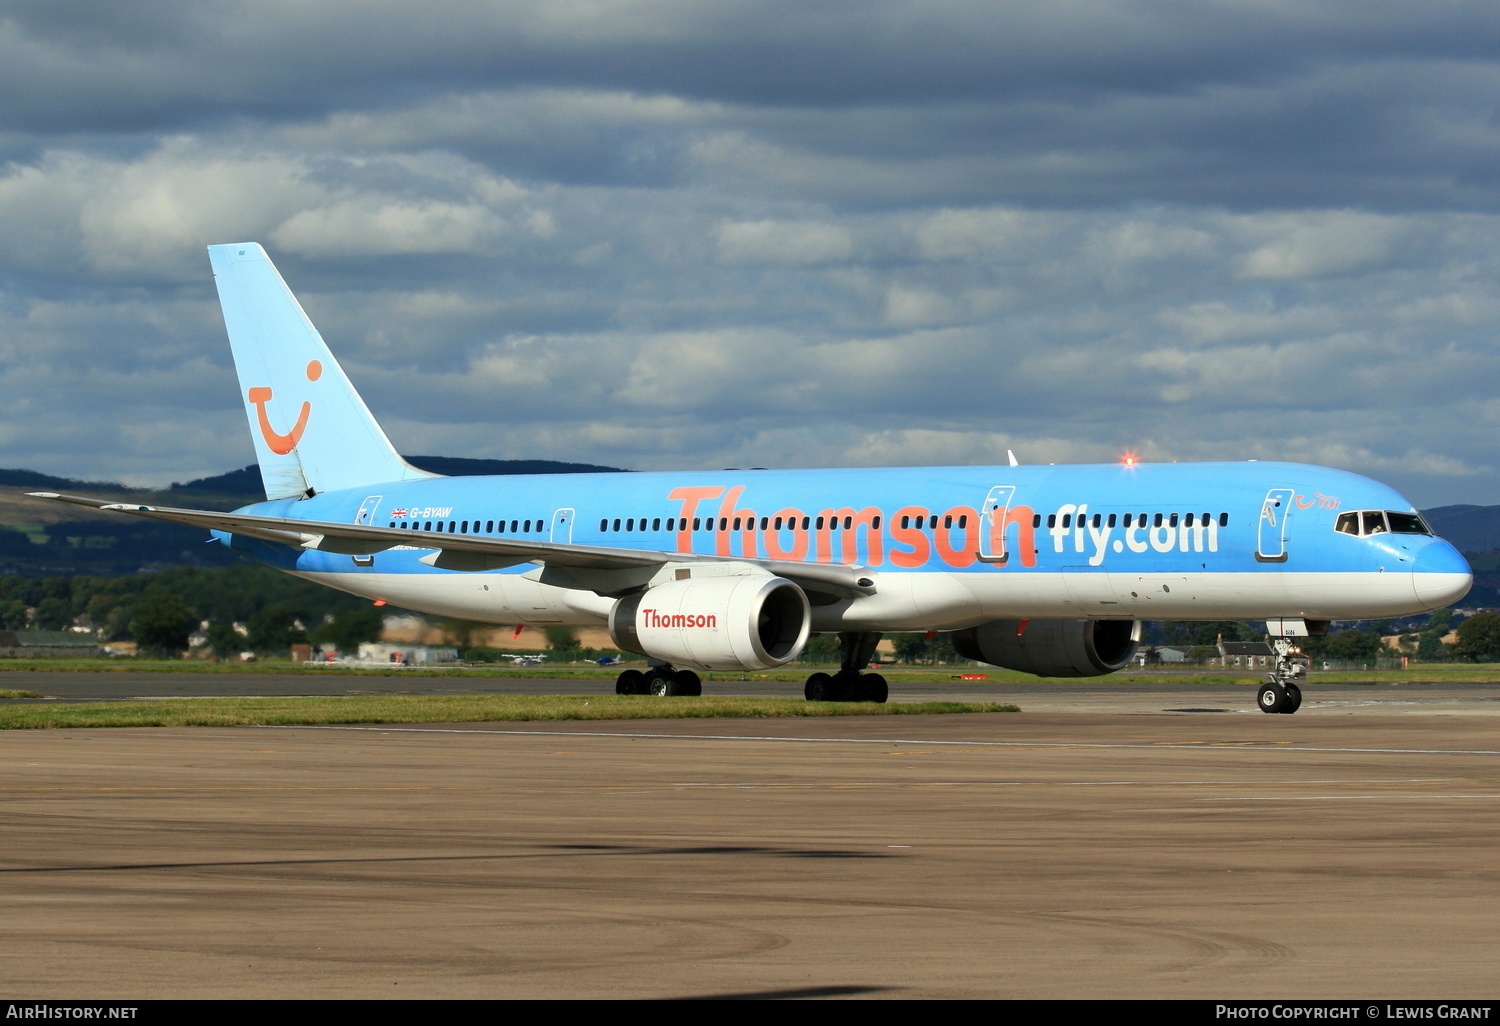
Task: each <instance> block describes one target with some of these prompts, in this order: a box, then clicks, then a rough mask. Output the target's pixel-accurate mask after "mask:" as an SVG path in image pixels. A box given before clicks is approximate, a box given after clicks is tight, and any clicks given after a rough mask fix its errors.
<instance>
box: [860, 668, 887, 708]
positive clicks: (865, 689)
mask: <svg viewBox="0 0 1500 1026" xmlns="http://www.w3.org/2000/svg"><path fill="white" fill-rule="evenodd" d="M890 697H891V689H890V685H888V684H886V682H885V678H884V677H882V676H881V675H880V674H878V673H866V674H864V675H862V676H861V677H860V678H859V690H858V691H857V692H856V700H857V701H860V702H874V703H876V704H877V705H879V704H880V703H882V702H885V701H886V700H887V699H888V698H890Z"/></svg>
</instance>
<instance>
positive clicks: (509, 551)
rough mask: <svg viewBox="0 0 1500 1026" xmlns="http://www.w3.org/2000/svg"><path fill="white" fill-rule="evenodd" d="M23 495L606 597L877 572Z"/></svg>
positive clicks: (857, 591)
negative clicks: (721, 578)
mask: <svg viewBox="0 0 1500 1026" xmlns="http://www.w3.org/2000/svg"><path fill="white" fill-rule="evenodd" d="M27 494H28V495H31V496H32V497H34V498H38V499H52V500H54V501H57V502H70V503H74V504H75V505H79V506H89V507H91V508H93V509H98V510H103V511H106V512H110V513H129V514H131V515H133V516H140V517H150V518H151V519H153V520H166V521H170V522H172V523H175V524H187V525H188V526H190V527H201V528H203V529H204V530H207V531H224V532H227V533H229V534H238V535H244V536H246V537H250V538H258V539H260V540H262V541H268V542H275V543H278V544H281V545H287V546H290V547H292V548H302V549H315V550H317V551H320V552H336V553H340V554H343V555H350V556H368V555H373V554H374V553H377V552H383V551H385V550H386V549H390V548H394V547H396V546H397V545H405V546H408V547H410V548H417V549H432V550H434V551H433V553H432V554H430V555H428V556H424V557H422V562H424V563H426V564H428V565H429V566H433V567H437V568H438V569H442V570H467V571H479V570H497V569H501V568H503V567H508V566H516V565H518V564H521V563H536V564H538V565H540V566H542V567H544V568H545V569H544V572H543V575H542V578H541V580H542V583H544V584H554V585H556V586H558V587H564V588H582V589H586V590H590V591H600V592H601V593H605V594H607V593H610V592H614V591H618V590H621V589H622V587H624V586H627V584H628V582H630V581H632V580H634V579H636V578H638V577H639V574H638V573H637V574H633V575H632V574H624V575H622V574H620V573H618V572H619V571H643V570H653V571H654V570H655V569H656V568H658V567H660V566H662V565H663V564H665V563H750V564H753V565H755V566H760V567H763V568H765V569H766V570H769V571H770V572H771V573H774V574H776V575H777V576H778V577H785V578H786V579H788V580H790V581H794V582H796V583H797V584H800V585H802V586H803V587H805V588H807V589H808V590H811V591H819V592H828V591H830V590H831V591H834V592H836V593H841V594H845V595H850V596H855V595H868V594H872V593H873V592H874V591H875V577H876V575H875V573H874V572H873V571H871V570H869V569H867V568H865V567H861V566H855V565H852V564H848V563H803V562H800V561H797V560H787V559H741V558H737V557H732V556H718V555H707V554H704V553H697V552H666V551H661V550H651V549H627V548H616V547H613V546H607V545H571V544H566V545H565V544H561V543H556V542H550V541H529V540H522V539H520V538H495V537H489V536H485V535H472V534H446V533H443V532H440V531H412V530H402V529H400V528H392V527H379V526H376V525H373V524H371V525H367V524H338V523H331V522H328V521H320V520H293V519H290V518H286V517H262V516H252V515H250V514H246V513H217V512H214V511H212V510H199V509H174V508H172V507H170V506H142V505H138V504H135V503H125V502H111V501H109V500H107V499H91V498H87V497H85V496H81V495H61V494H59V493H57V492H28V493H27ZM610 571H614V572H615V573H610Z"/></svg>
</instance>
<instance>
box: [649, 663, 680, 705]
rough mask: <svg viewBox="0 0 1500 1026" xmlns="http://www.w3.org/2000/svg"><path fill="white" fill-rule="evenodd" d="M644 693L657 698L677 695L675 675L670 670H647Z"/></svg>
mask: <svg viewBox="0 0 1500 1026" xmlns="http://www.w3.org/2000/svg"><path fill="white" fill-rule="evenodd" d="M646 691H647V692H648V693H650V694H653V695H656V696H657V697H658V698H660V697H663V696H665V695H675V694H677V675H676V674H675V673H673V672H672V671H671V670H648V671H647V672H646Z"/></svg>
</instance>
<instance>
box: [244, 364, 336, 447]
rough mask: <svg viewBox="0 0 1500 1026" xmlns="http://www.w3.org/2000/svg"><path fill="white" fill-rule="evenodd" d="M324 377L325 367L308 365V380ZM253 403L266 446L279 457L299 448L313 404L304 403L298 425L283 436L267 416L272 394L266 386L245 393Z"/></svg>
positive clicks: (293, 426) (259, 386) (258, 386)
mask: <svg viewBox="0 0 1500 1026" xmlns="http://www.w3.org/2000/svg"><path fill="white" fill-rule="evenodd" d="M322 375H323V365H322V364H321V363H319V362H318V361H317V360H313V361H312V362H311V363H309V364H308V365H307V380H308V381H317V380H318V378H320V377H322ZM245 395H246V397H247V398H248V399H249V400H250V402H251V403H253V404H254V405H255V416H256V419H257V420H258V421H259V422H260V436H261V437H262V438H264V439H265V440H266V445H268V446H270V447H271V451H272V452H274V453H275V454H276V455H278V456H285V455H286V454H287V453H289V452H291V451H292V450H293V449H295V448H297V443H298V442H300V441H302V432H303V431H305V430H306V429H307V417H308V414H310V413H312V403H310V402H304V403H303V404H302V411H301V412H300V413H298V414H297V423H295V424H293V425H292V429H291V430H290V431H288V432H287V433H286V434H284V435H283V434H281V433H280V432H278V431H277V430H276V429H275V428H273V427H271V418H270V417H268V416H267V415H266V403H268V402H270V401H271V395H272V392H271V390H270V389H269V388H267V387H266V386H265V385H257V386H256V387H255V388H252V389H250V391H248V392H246V393H245Z"/></svg>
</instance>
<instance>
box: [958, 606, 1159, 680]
mask: <svg viewBox="0 0 1500 1026" xmlns="http://www.w3.org/2000/svg"><path fill="white" fill-rule="evenodd" d="M1140 640H1141V625H1140V621H1138V620H993V621H991V622H990V623H982V624H980V625H979V626H978V627H970V628H968V629H966V630H961V631H954V632H953V647H954V648H955V649H957V650H958V654H959V655H961V656H964V657H965V658H967V659H977V660H979V661H980V662H982V663H993V664H994V665H996V666H1003V667H1005V668H1006V669H1007V670H1020V671H1022V672H1023V673H1034V674H1036V675H1037V676H1039V677H1098V676H1101V675H1102V674H1106V673H1114V672H1115V671H1116V670H1118V669H1121V668H1122V667H1124V666H1125V664H1126V663H1128V662H1130V658H1131V656H1133V655H1135V647H1136V644H1137V643H1138V642H1139V641H1140Z"/></svg>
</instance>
